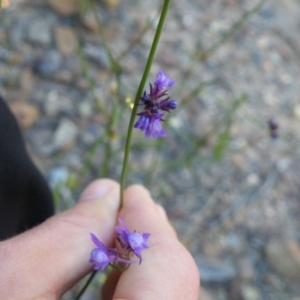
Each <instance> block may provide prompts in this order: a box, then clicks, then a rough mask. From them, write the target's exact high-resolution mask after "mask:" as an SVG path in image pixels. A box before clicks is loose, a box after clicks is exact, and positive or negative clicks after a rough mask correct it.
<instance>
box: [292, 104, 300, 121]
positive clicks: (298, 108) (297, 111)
mask: <svg viewBox="0 0 300 300" xmlns="http://www.w3.org/2000/svg"><path fill="white" fill-rule="evenodd" d="M293 115H294V117H295V118H296V119H297V120H300V104H296V105H295V107H294V108H293Z"/></svg>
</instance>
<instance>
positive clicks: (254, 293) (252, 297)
mask: <svg viewBox="0 0 300 300" xmlns="http://www.w3.org/2000/svg"><path fill="white" fill-rule="evenodd" d="M241 294H242V298H243V300H260V299H261V295H260V292H259V290H258V289H257V288H256V287H254V286H252V285H244V286H242V288H241Z"/></svg>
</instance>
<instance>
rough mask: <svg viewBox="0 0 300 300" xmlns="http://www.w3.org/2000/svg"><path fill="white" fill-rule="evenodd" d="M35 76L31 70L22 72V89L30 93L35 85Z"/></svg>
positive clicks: (27, 69)
mask: <svg viewBox="0 0 300 300" xmlns="http://www.w3.org/2000/svg"><path fill="white" fill-rule="evenodd" d="M33 80H34V78H33V74H32V71H31V70H30V69H29V68H26V69H24V70H23V71H22V74H21V80H20V84H21V87H22V89H23V90H24V91H25V92H30V91H31V89H32V85H33Z"/></svg>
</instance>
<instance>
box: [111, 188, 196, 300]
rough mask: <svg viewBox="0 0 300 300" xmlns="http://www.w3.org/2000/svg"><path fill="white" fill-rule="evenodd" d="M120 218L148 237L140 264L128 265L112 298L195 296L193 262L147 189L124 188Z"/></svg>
mask: <svg viewBox="0 0 300 300" xmlns="http://www.w3.org/2000/svg"><path fill="white" fill-rule="evenodd" d="M120 217H121V219H123V220H124V222H125V223H126V224H127V226H128V228H129V230H130V231H133V230H137V232H138V233H140V234H142V233H145V232H148V233H150V234H151V236H150V238H149V240H148V241H147V244H148V245H149V249H145V250H144V251H143V253H142V256H143V262H142V264H141V265H131V266H130V268H129V269H128V270H127V271H125V272H124V273H123V274H122V276H121V277H120V279H119V281H118V284H117V288H116V292H115V294H114V298H113V299H143V300H148V299H149V300H150V299H151V300H152V299H164V300H168V299H170V300H171V299H187V300H189V299H193V300H194V299H198V298H197V297H198V295H199V289H200V279H199V272H198V269H197V267H196V264H195V262H194V260H193V258H192V257H191V255H190V253H189V252H188V251H187V250H186V249H185V247H184V246H183V245H182V244H181V243H180V242H179V241H178V239H177V237H176V234H175V232H174V230H173V228H172V227H171V225H170V224H169V222H168V221H167V218H166V214H165V213H164V212H163V209H162V208H161V207H158V206H157V205H156V204H155V203H154V202H153V200H152V199H151V197H150V194H149V192H148V191H147V190H145V189H144V188H142V187H140V186H133V187H130V188H128V189H127V190H126V192H125V204H124V207H123V209H122V210H121V212H120Z"/></svg>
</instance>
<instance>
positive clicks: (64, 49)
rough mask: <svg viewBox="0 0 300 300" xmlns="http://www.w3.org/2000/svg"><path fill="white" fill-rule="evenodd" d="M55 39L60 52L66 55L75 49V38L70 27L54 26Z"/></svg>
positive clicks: (74, 51)
mask: <svg viewBox="0 0 300 300" xmlns="http://www.w3.org/2000/svg"><path fill="white" fill-rule="evenodd" d="M55 41H56V45H57V48H58V50H59V51H60V52H61V54H63V55H65V56H68V55H70V54H74V53H76V51H77V38H76V34H75V32H74V30H73V29H72V28H70V27H66V26H59V27H56V28H55Z"/></svg>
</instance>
